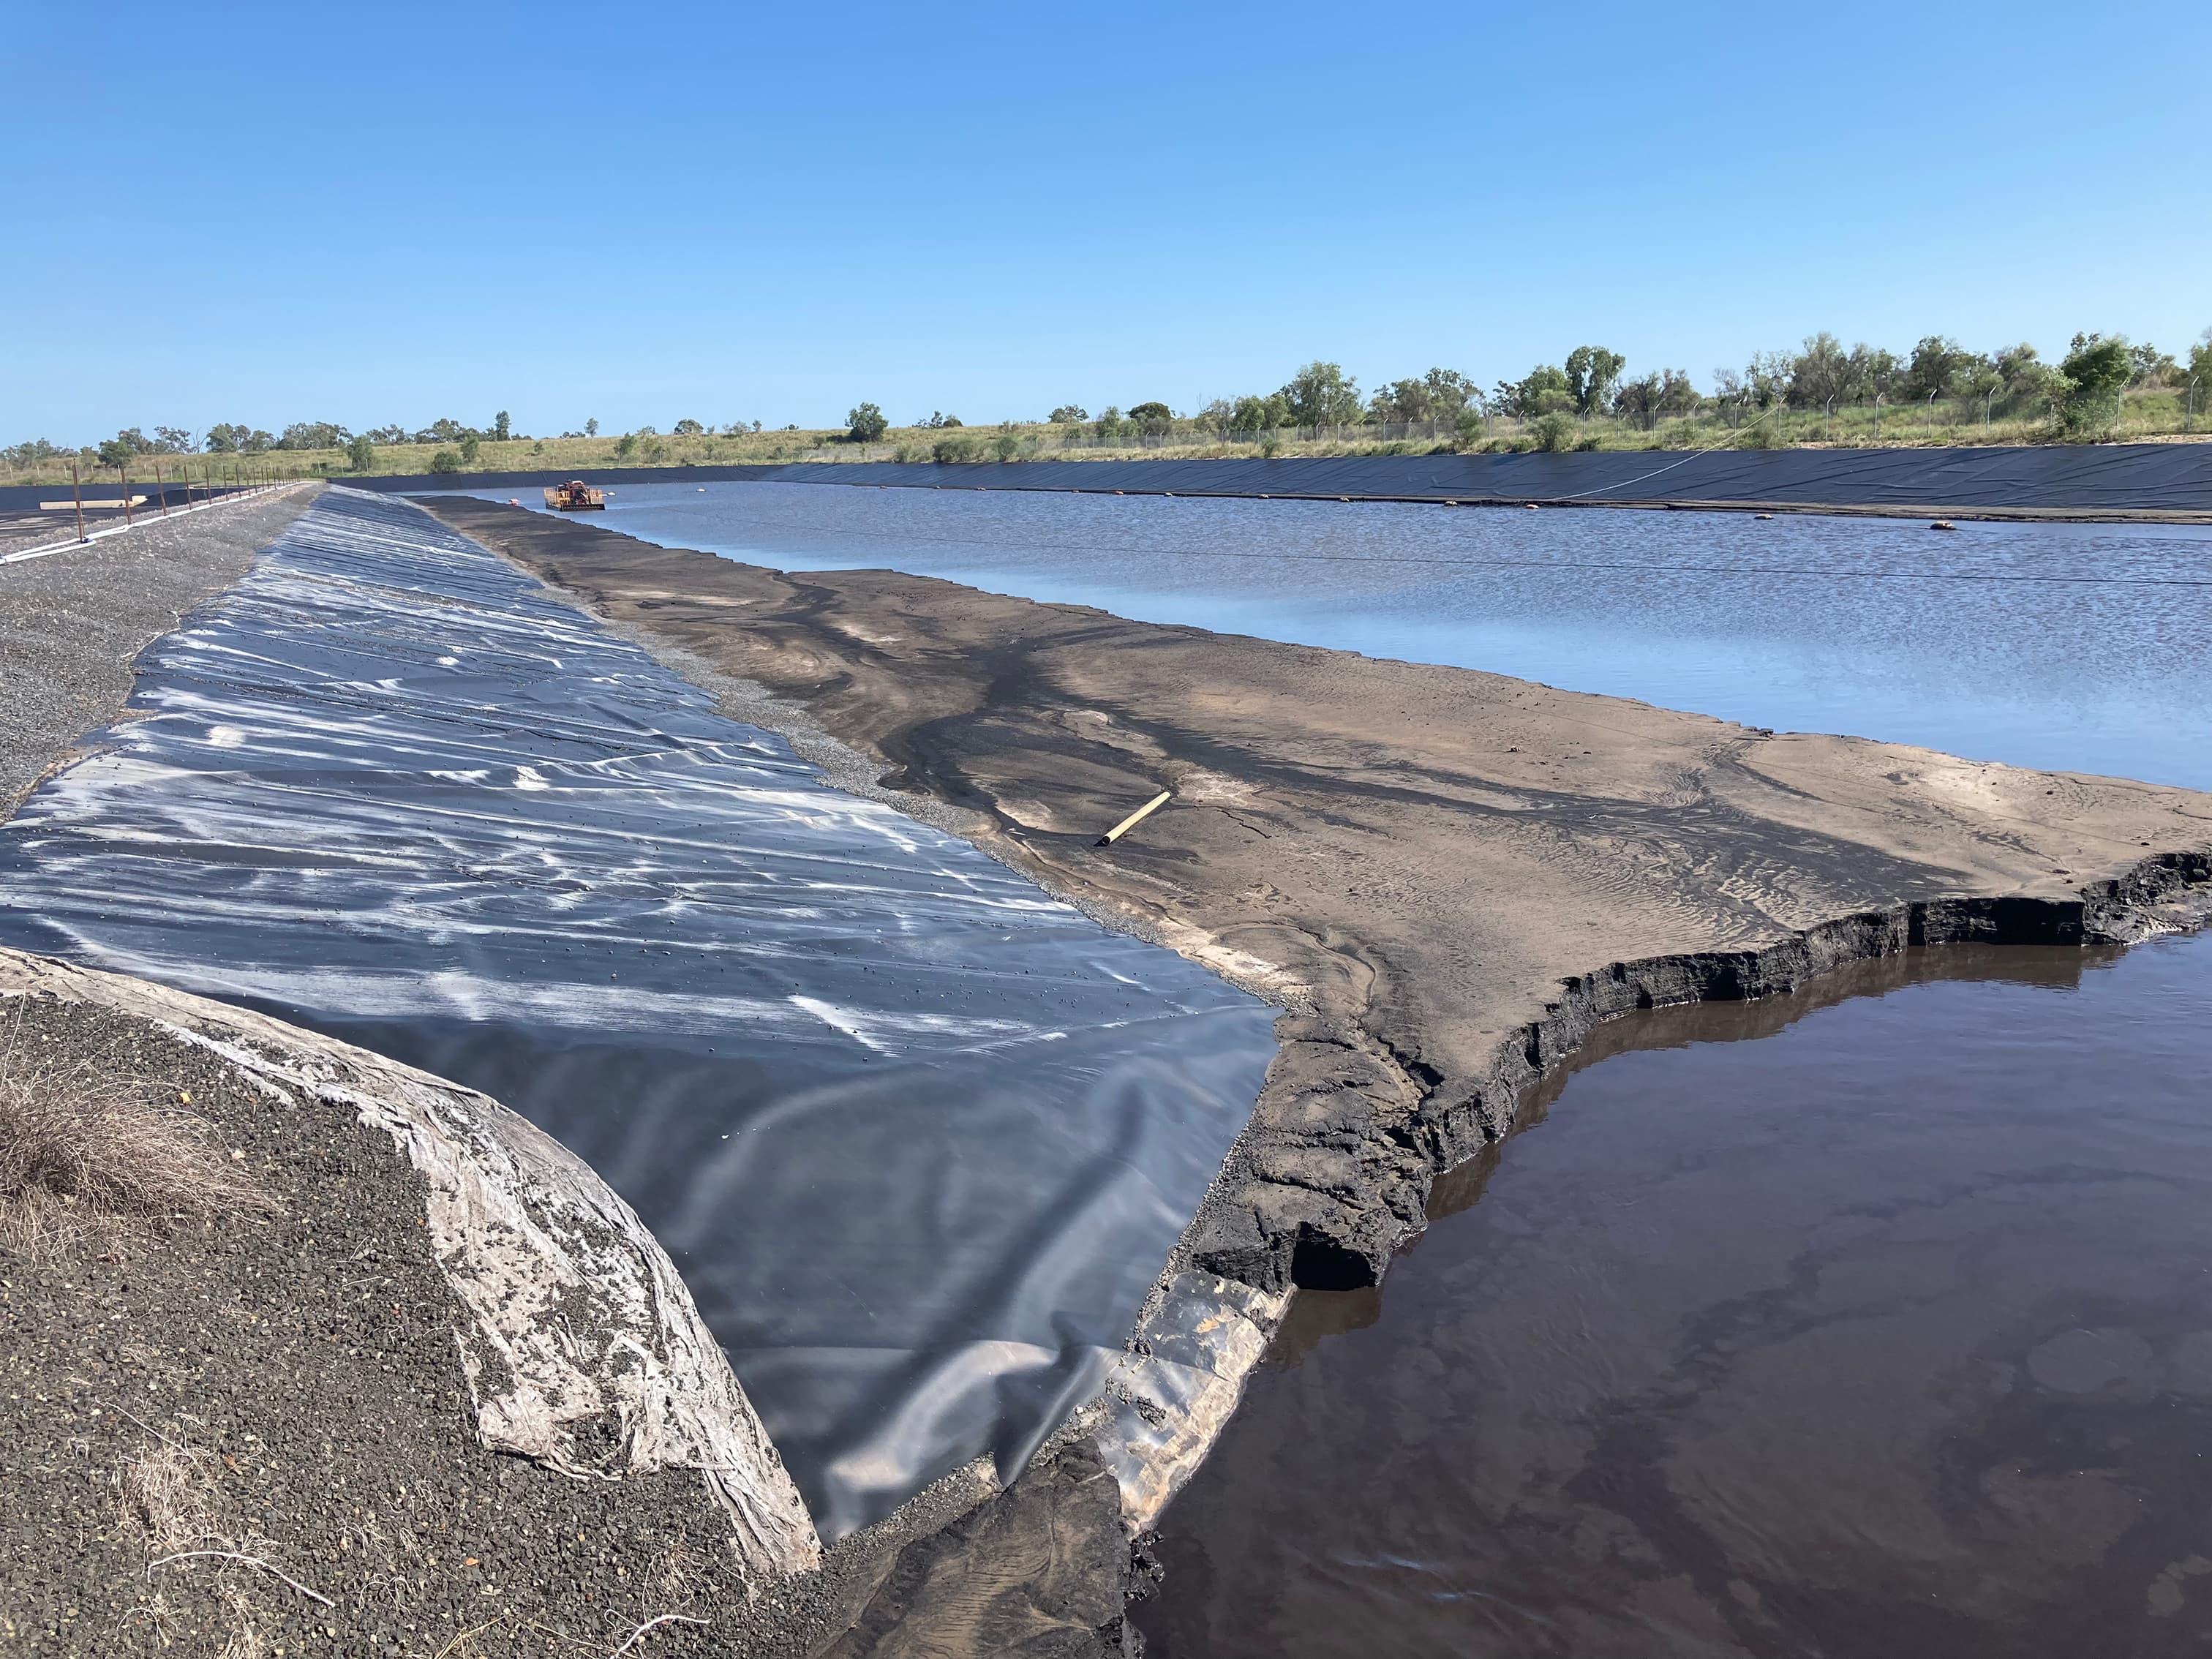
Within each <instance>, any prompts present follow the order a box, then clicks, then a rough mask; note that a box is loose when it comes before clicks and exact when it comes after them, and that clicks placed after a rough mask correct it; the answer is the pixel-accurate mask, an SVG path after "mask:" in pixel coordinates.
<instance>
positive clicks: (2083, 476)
mask: <svg viewBox="0 0 2212 1659" xmlns="http://www.w3.org/2000/svg"><path fill="white" fill-rule="evenodd" d="M557 476H561V475H556V474H552V473H544V474H536V473H532V474H520V473H514V474H496V475H485V476H478V475H476V474H471V475H470V476H469V477H467V478H466V479H465V480H464V481H461V482H459V483H456V481H455V480H453V479H452V478H440V477H416V478H379V479H375V480H373V481H371V482H373V483H374V485H375V486H376V487H377V488H379V489H408V490H410V491H412V490H440V489H443V490H451V489H457V488H459V489H471V490H483V489H520V488H522V487H523V486H524V485H525V484H526V483H530V482H531V481H532V480H535V481H537V482H539V483H550V482H552V481H554V480H555V478H556V477H557ZM579 476H581V477H586V478H588V479H590V480H591V481H592V482H593V483H607V484H615V485H620V484H622V483H714V482H716V481H721V482H758V481H763V480H768V481H773V482H775V483H848V484H899V485H908V486H918V487H923V488H929V487H935V488H938V489H1097V490H1108V491H1111V490H1116V489H1121V490H1130V491H1136V492H1147V493H1158V492H1168V493H1172V494H1174V495H1322V496H1330V495H1348V496H1351V497H1353V498H1354V499H1358V498H1360V497H1376V496H1382V497H1388V498H1390V499H1394V500H1414V501H1570V500H1581V501H1686V502H1691V503H1698V502H1710V503H1715V504H1718V503H1723V502H1734V503H1752V502H1771V503H1777V504H1788V505H1793V506H1820V507H1927V508H1929V509H1931V510H1932V509H1935V508H1939V507H1959V508H1962V509H1972V508H1975V507H2011V508H2022V507H2034V508H2046V509H2054V510H2057V509H2063V510H2071V511H2077V512H2137V513H2212V445H2205V444H2099V445H2086V444H2068V445H2059V446H2041V447H2022V446H2014V447H1990V448H1980V449H1964V448H1961V449H1782V450H1723V451H1720V452H1718V453H1714V454H1711V455H1697V454H1686V453H1665V452H1661V451H1654V450H1622V451H1599V452H1595V453H1565V454H1553V455H1547V454H1541V453H1537V454H1527V455H1346V456H1335V457H1328V456H1322V457H1313V458H1294V459H1282V460H1273V461H1269V460H1259V459H1250V460H1241V459H1232V460H1214V461H1204V460H1161V461H1018V462H1007V463H1000V462H965V463H960V464H957V465H945V466H940V465H934V464H928V463H911V464H903V465H902V464H901V463H899V462H896V461H866V462H861V461H848V462H823V461H815V462H805V463H801V464H797V465H782V466H728V467H686V468H684V469H683V470H682V471H680V472H679V471H670V470H668V469H666V468H661V469H658V470H654V471H618V470H604V469H603V470H600V471H586V472H584V473H582V474H580V475H579Z"/></svg>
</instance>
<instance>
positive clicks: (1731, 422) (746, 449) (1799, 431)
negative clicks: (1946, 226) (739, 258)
mask: <svg viewBox="0 0 2212 1659" xmlns="http://www.w3.org/2000/svg"><path fill="white" fill-rule="evenodd" d="M2208 424H2212V417H2208V414H2207V411H2206V410H2203V409H2202V408H2200V409H2198V410H2197V411H2196V412H2195V415H2194V416H2193V417H2192V416H2191V415H2190V413H2189V412H2188V411H2186V410H2185V409H2184V407H2183V404H2182V397H2181V394H2180V393H2179V392H2173V391H2171V390H2157V391H2147V392H2136V393H2133V394H2131V395H2130V397H2129V398H2127V400H2126V403H2125V404H2124V408H2123V410H2122V411H2121V415H2120V418H2119V420H2118V422H2117V423H2116V424H2115V426H2114V428H2113V429H2112V432H2111V433H2110V434H2109V435H2108V437H2109V438H2110V439H2111V440H2112V441H2118V442H2122V443H2141V442H2186V441H2212V435H2208V433H2207V432H2206V430H2205V428H2206V427H2207V426H2208ZM1543 427H1544V423H1543V422H1536V421H1519V420H1515V419H1512V418H1510V417H1504V416H1498V417H1493V418H1492V420H1491V421H1490V422H1488V424H1487V426H1486V428H1485V429H1484V430H1483V431H1481V432H1479V433H1477V434H1475V435H1474V436H1473V438H1472V439H1471V440H1462V438H1461V437H1460V436H1459V435H1457V434H1456V433H1454V432H1452V431H1451V430H1450V429H1449V428H1443V427H1436V428H1412V429H1410V430H1409V429H1407V428H1373V427H1347V428H1341V429H1339V430H1335V431H1325V432H1322V433H1320V434H1318V435H1316V434H1312V433H1310V432H1304V431H1301V430H1298V429H1294V428H1283V429H1281V430H1279V431H1278V432H1274V433H1271V434H1268V435H1267V437H1266V441H1264V442H1255V441H1251V440H1249V439H1248V438H1245V437H1243V435H1238V436H1237V437H1235V438H1225V437H1223V436H1221V435H1218V434H1216V433H1213V432H1211V431H1206V430H1200V429H1199V428H1198V423H1197V422H1190V421H1178V422H1175V423H1174V429H1173V430H1171V431H1170V432H1167V433H1164V434H1161V435H1158V436H1156V437H1150V438H1146V437H1139V436H1137V435H1133V434H1125V435H1121V436H1119V437H1116V438H1110V439H1101V438H1100V437H1099V436H1098V435H1097V433H1096V431H1095V430H1094V429H1093V428H1092V427H1091V426H1088V425H1085V426H1074V427H1069V426H1054V425H1051V424H1049V423H1048V422H1041V421H1040V422H1006V423H1004V424H1002V425H997V426H964V427H957V428H942V429H939V428H927V427H894V428H891V429H890V431H889V432H887V433H885V434H884V436H883V437H882V438H881V439H880V440H878V441H876V442H874V443H869V444H855V443H848V442H846V441H845V435H844V434H843V433H842V431H836V430H829V431H824V430H819V429H811V430H805V431H786V432H752V433H741V434H736V435H727V436H723V435H714V434H702V435H692V436H682V437H678V436H671V435H667V434H659V435H638V436H636V437H635V438H633V439H629V440H627V441H626V440H625V439H624V438H623V435H620V434H602V435H599V436H598V437H594V438H537V439H532V438H518V439H513V440H510V441H507V442H503V443H502V442H494V441H489V440H487V441H482V442H480V443H479V444H478V446H477V453H476V459H475V460H474V461H473V462H472V463H470V462H464V463H463V464H462V469H461V471H460V473H459V474H457V475H456V476H457V477H467V476H468V475H469V474H471V473H483V472H568V471H585V470H587V469H596V468H602V467H611V466H618V467H684V466H729V465H761V464H767V465H775V464H778V463H787V462H794V461H927V460H933V459H950V460H976V461H988V460H1001V459H1004V460H1068V461H1105V460H1135V459H1146V460H1176V459H1183V460H1200V459H1203V460H1212V459H1228V458H1232V457H1259V456H1264V455H1278V456H1284V457H1291V456H1317V455H1386V454H1415V455H1421V454H1429V453H1436V452H1439V451H1463V452H1466V453H1484V452H1498V451H1504V450H1527V449H1535V448H1540V447H1545V446H1546V444H1547V442H1548V443H1549V444H1550V446H1551V447H1557V448H1567V449H1601V450H1638V449H1664V450H1696V449H1709V448H1721V447H1759V448H1765V447H1775V448H1798V447H1804V448H1819V447H1829V446H1834V447H1849V448H1874V447H1879V448H1885V449H1892V448H1896V449H1909V448H1925V447H1957V446H1966V445H1975V444H2034V443H2050V442H2052V441H2056V439H2055V434H2054V432H2053V428H2052V426H2051V421H2050V419H2049V417H2048V416H2045V415H2043V414H2040V413H2038V414H2034V415H2019V416H2003V415H2001V414H2000V415H1996V416H1995V418H1993V419H1990V420H1988V421H1984V419H1983V418H1982V410H1981V406H1980V405H1979V404H1976V403H1972V402H1969V401H1962V400H1954V401H1948V402H1944V403H1939V404H1937V405H1936V407H1935V408H1934V409H1933V410H1930V409H1929V408H1928V407H1927V406H1926V405H1924V404H1889V405H1885V406H1884V407H1882V408H1881V409H1880V410H1875V409H1874V408H1872V407H1871V406H1869V405H1866V404H1854V405H1852V406H1850V407H1849V408H1846V409H1840V410H1837V411H1836V413H1835V414H1834V415H1833V416H1830V415H1828V414H1827V413H1826V412H1825V411H1822V410H1802V409H1789V410H1775V411H1773V412H1771V414H1769V415H1767V416H1765V419H1763V420H1756V421H1754V420H1752V419H1747V418H1746V417H1744V416H1741V415H1738V416H1724V415H1723V414H1721V413H1719V412H1717V411H1715V410H1702V411H1700V412H1699V413H1697V414H1695V415H1691V416H1679V417H1675V418H1671V419H1665V420H1662V421H1661V422H1659V423H1658V424H1657V425H1656V427H1652V428H1644V427H1643V426H1640V425H1638V424H1636V423H1635V422H1631V421H1627V420H1623V419H1620V418H1619V417H1616V416H1598V417H1595V418H1593V419H1590V420H1588V421H1575V420H1569V421H1566V422H1557V421H1555V422H1553V425H1552V428H1551V429H1550V431H1549V432H1548V433H1547V432H1545V431H1544V430H1543V429H1542V428H1543ZM2190 428H2194V430H2193V431H2192V430H2191V429H2190ZM441 451H443V452H445V453H449V454H454V455H456V456H457V455H458V453H459V451H458V447H457V446H454V445H450V444H382V445H379V446H377V447H376V450H375V458H374V462H373V463H372V464H371V465H370V466H369V467H368V472H367V475H366V476H372V477H374V476H384V477H391V476H394V475H415V474H422V473H428V472H429V471H432V470H433V469H432V461H433V459H435V457H436V456H437V455H438V454H439V453H441ZM157 462H158V463H159V464H160V465H161V467H162V469H163V471H164V473H165V474H166V475H167V477H170V478H171V479H174V478H175V477H176V474H177V469H178V468H179V465H183V466H185V467H186V468H187V469H188V470H189V471H190V473H191V477H192V478H193V480H194V481H195V483H197V481H198V480H199V479H200V478H201V477H202V476H203V475H204V473H205V472H206V471H207V470H208V469H210V468H212V469H213V470H214V472H215V474H216V476H217V477H224V476H227V474H228V469H229V468H230V467H232V466H233V465H245V466H246V467H249V468H253V469H258V471H259V472H260V473H261V474H262V475H263V476H264V477H274V476H280V475H282V476H290V477H318V476H319V477H331V478H338V479H343V478H345V477H361V476H364V475H363V474H360V473H356V472H355V471H354V469H353V467H352V465H351V463H350V461H349V459H348V456H347V453H346V452H345V451H344V450H342V449H294V450H272V451H269V452H266V453H261V454H257V455H248V456H228V455H191V456H181V455H165V456H158V457H157V456H142V457H140V458H139V459H138V460H137V462H135V463H134V464H133V465H132V467H131V480H132V483H134V485H135V484H137V483H142V482H143V483H151V482H152V481H153V471H154V467H155V464H156V463H157ZM69 481H70V472H69V463H68V461H67V460H61V461H58V462H57V461H47V462H43V463H40V464H38V465H33V466H29V467H24V468H20V469H15V470H12V471H11V470H9V469H4V468H0V484H54V485H58V486H66V485H67V484H68V483H69ZM86 482H87V483H95V482H99V483H113V482H114V477H113V474H112V472H109V471H98V472H97V473H94V471H88V472H87V474H86Z"/></svg>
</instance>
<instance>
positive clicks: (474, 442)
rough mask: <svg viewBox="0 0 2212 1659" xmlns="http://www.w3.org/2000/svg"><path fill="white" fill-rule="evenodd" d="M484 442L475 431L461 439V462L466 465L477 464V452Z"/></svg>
mask: <svg viewBox="0 0 2212 1659" xmlns="http://www.w3.org/2000/svg"><path fill="white" fill-rule="evenodd" d="M481 447H483V439H481V438H479V437H477V435H476V434H475V433H473V432H471V433H470V434H469V435H468V436H467V437H465V438H464V439H462V440H461V464H462V465H464V466H474V465H476V464H477V451H478V450H479V449H480V448H481Z"/></svg>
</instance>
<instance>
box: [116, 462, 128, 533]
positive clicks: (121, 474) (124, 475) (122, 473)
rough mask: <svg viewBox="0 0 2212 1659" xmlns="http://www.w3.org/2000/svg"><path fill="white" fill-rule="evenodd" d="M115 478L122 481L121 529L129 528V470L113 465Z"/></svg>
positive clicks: (125, 466) (125, 467)
mask: <svg viewBox="0 0 2212 1659" xmlns="http://www.w3.org/2000/svg"><path fill="white" fill-rule="evenodd" d="M115 476H116V477H118V478H120V479H122V480H123V527H124V528H125V530H128V529H129V528H130V527H131V469H130V468H129V467H128V466H127V465H125V464H124V463H122V462H120V461H118V462H117V463H116V464H115Z"/></svg>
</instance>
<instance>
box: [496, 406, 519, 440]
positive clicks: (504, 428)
mask: <svg viewBox="0 0 2212 1659" xmlns="http://www.w3.org/2000/svg"><path fill="white" fill-rule="evenodd" d="M491 435H492V437H493V439H494V440H495V441H497V442H500V443H505V442H506V441H507V440H508V439H509V438H512V437H513V435H514V428H513V426H511V425H509V424H508V422H507V411H506V410H503V409H502V410H500V411H499V413H498V414H496V415H495V416H492V417H491Z"/></svg>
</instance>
